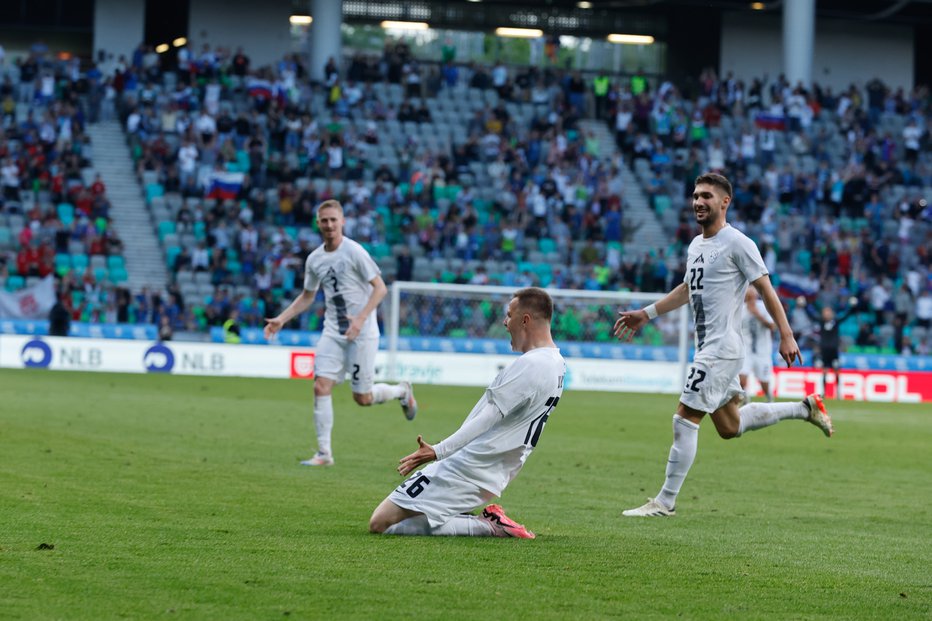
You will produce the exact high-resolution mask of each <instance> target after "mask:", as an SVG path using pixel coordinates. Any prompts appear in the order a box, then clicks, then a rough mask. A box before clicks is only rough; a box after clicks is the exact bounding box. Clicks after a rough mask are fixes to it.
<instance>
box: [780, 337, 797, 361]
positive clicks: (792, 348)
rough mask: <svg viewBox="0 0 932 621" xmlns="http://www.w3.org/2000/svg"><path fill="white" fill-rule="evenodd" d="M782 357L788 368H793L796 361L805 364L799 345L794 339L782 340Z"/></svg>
mask: <svg viewBox="0 0 932 621" xmlns="http://www.w3.org/2000/svg"><path fill="white" fill-rule="evenodd" d="M780 357H781V358H783V360H784V362H786V366H788V367H791V366H793V363H794V362H796V361H799V364H802V363H803V355H802V353H800V351H799V345H797V344H796V339H795V338H794V337H792V336H790V337H789V338H781V339H780Z"/></svg>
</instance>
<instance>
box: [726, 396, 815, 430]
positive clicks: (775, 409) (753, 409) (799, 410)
mask: <svg viewBox="0 0 932 621" xmlns="http://www.w3.org/2000/svg"><path fill="white" fill-rule="evenodd" d="M738 415H739V416H740V417H741V422H740V423H739V424H738V435H739V436H740V435H742V434H743V433H744V432H745V431H754V430H755V429H761V428H763V427H769V426H770V425H776V424H777V423H779V422H780V421H781V420H783V419H784V418H809V410H807V409H806V406H805V405H803V404H802V402H800V401H797V402H795V403H749V404H748V405H746V406H744V407H742V408H741V409H739V410H738Z"/></svg>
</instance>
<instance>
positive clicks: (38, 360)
mask: <svg viewBox="0 0 932 621" xmlns="http://www.w3.org/2000/svg"><path fill="white" fill-rule="evenodd" d="M20 357H21V358H22V360H23V366H25V367H28V368H31V369H47V368H48V366H49V365H50V364H52V348H51V347H49V346H48V343H46V342H45V341H43V340H42V339H33V340H31V341H29V342H28V343H26V344H25V345H23V351H22V352H21V354H20Z"/></svg>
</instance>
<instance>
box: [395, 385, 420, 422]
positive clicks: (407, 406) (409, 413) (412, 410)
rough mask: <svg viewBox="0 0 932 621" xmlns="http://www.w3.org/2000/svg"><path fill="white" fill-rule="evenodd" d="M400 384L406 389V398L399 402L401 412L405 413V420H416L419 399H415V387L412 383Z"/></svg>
mask: <svg viewBox="0 0 932 621" xmlns="http://www.w3.org/2000/svg"><path fill="white" fill-rule="evenodd" d="M400 384H401V387H402V388H404V389H405V396H403V397H402V398H401V399H400V400H399V402H400V403H401V411H402V412H404V414H405V418H407V419H408V420H414V417H415V416H417V399H415V398H414V386H412V385H411V382H400Z"/></svg>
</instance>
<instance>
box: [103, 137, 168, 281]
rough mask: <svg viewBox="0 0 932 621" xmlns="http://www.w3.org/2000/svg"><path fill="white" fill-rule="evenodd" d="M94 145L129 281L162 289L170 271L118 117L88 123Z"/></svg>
mask: <svg viewBox="0 0 932 621" xmlns="http://www.w3.org/2000/svg"><path fill="white" fill-rule="evenodd" d="M88 134H89V135H90V137H91V141H92V144H93V146H94V166H95V168H96V169H97V171H98V172H99V173H100V177H101V179H103V182H104V184H105V185H106V186H107V197H108V198H109V199H110V203H111V205H112V209H111V211H110V218H111V220H112V221H113V225H114V228H115V229H116V232H117V235H118V236H119V237H120V239H121V240H122V241H123V247H124V250H123V255H124V257H125V258H126V272H127V276H128V280H127V283H126V285H127V286H128V287H129V289H130V290H131V291H134V292H136V291H139V290H140V289H142V287H144V286H147V287H149V288H150V289H155V290H156V291H161V290H162V289H164V288H165V286H166V284H168V271H167V270H166V268H165V261H164V259H163V258H162V257H163V255H162V251H161V249H160V248H159V245H158V242H157V240H156V236H155V232H154V231H153V229H152V221H151V220H150V218H149V212H148V210H147V209H146V203H145V200H144V198H143V196H142V188H141V187H140V185H139V182H138V181H137V180H136V173H135V171H134V170H133V159H132V157H131V156H130V152H129V147H127V145H126V136H125V135H124V134H123V129H122V128H121V127H120V124H119V123H118V122H117V121H101V122H99V123H96V124H93V125H89V126H88Z"/></svg>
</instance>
